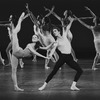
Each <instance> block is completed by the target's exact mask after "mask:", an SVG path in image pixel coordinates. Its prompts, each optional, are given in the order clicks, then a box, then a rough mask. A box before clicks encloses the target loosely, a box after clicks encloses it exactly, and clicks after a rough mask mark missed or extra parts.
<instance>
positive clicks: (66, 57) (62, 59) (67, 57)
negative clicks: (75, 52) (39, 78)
mask: <svg viewBox="0 0 100 100" xmlns="http://www.w3.org/2000/svg"><path fill="white" fill-rule="evenodd" d="M64 63H66V64H68V65H69V67H71V68H72V69H74V70H76V71H77V73H76V75H75V77H74V81H75V82H77V81H78V79H79V78H80V76H81V74H82V72H83V70H82V69H81V67H80V66H79V65H78V64H77V63H76V62H75V61H74V60H73V57H72V55H71V54H60V55H59V60H58V61H57V62H56V64H55V66H54V69H53V70H52V72H51V73H50V74H49V76H48V77H47V79H46V81H45V82H46V83H48V82H49V81H50V80H51V79H52V78H53V76H54V75H55V74H56V73H57V71H58V70H59V68H60V67H61V66H62V65H63V64H64Z"/></svg>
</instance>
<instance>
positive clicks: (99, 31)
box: [77, 7, 100, 70]
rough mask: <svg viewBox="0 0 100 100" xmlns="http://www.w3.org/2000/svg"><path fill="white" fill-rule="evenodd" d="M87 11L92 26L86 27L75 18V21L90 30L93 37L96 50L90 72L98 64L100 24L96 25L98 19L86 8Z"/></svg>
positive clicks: (99, 55) (99, 56)
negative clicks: (90, 16) (89, 14)
mask: <svg viewBox="0 0 100 100" xmlns="http://www.w3.org/2000/svg"><path fill="white" fill-rule="evenodd" d="M86 9H87V10H89V11H90V13H91V14H92V16H93V23H94V26H91V25H87V24H86V23H84V22H83V21H82V20H80V19H79V18H77V20H78V21H79V22H80V23H81V24H82V25H84V26H85V27H87V28H88V29H90V30H91V31H92V33H93V37H94V45H95V49H96V56H95V58H94V62H93V65H92V70H96V69H97V68H96V65H97V63H98V59H99V58H100V24H98V17H97V16H96V15H95V14H94V13H93V12H92V11H91V10H90V9H89V8H88V7H86Z"/></svg>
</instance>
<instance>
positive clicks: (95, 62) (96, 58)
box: [92, 53, 99, 70]
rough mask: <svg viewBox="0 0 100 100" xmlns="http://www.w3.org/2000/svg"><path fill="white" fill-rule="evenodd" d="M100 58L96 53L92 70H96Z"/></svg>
mask: <svg viewBox="0 0 100 100" xmlns="http://www.w3.org/2000/svg"><path fill="white" fill-rule="evenodd" d="M98 58H99V53H96V56H95V58H94V62H93V65H92V70H96V69H97V68H96V64H97V61H98Z"/></svg>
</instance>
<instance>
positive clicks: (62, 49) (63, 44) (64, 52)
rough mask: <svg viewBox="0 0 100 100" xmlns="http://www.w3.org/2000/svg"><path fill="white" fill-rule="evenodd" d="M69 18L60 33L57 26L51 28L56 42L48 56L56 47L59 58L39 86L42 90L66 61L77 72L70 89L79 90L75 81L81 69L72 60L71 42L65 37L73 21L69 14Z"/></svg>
mask: <svg viewBox="0 0 100 100" xmlns="http://www.w3.org/2000/svg"><path fill="white" fill-rule="evenodd" d="M69 20H70V23H69V24H68V25H67V26H65V27H62V30H63V31H62V35H61V31H60V29H58V28H53V34H54V36H56V37H57V40H56V42H55V43H54V48H53V49H52V52H51V53H50V55H49V56H50V57H51V56H52V54H53V52H54V51H55V49H56V48H57V51H58V52H59V53H58V54H59V59H58V61H57V62H56V64H55V66H54V69H53V70H52V72H51V73H50V74H49V76H48V77H47V79H46V80H45V82H44V84H43V86H41V87H40V88H39V90H43V89H45V87H46V86H47V84H48V82H49V81H50V80H51V79H52V78H53V76H54V75H55V74H56V73H57V71H58V69H59V68H60V67H61V66H62V65H63V64H64V63H67V64H68V65H69V66H70V67H71V68H72V69H74V70H76V71H77V73H76V75H75V77H74V81H73V83H72V85H71V90H79V88H77V87H76V83H77V81H78V80H79V78H80V76H81V74H82V72H83V71H82V69H81V68H80V66H79V65H78V64H77V63H76V62H75V61H74V60H73V57H72V55H71V43H70V41H69V39H68V38H67V36H68V32H69V30H70V27H71V24H72V22H73V21H74V19H73V18H72V17H70V16H69Z"/></svg>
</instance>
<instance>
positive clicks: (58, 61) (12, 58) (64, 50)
mask: <svg viewBox="0 0 100 100" xmlns="http://www.w3.org/2000/svg"><path fill="white" fill-rule="evenodd" d="M54 8H55V7H54V6H53V7H52V9H48V8H45V11H48V14H46V15H45V16H44V17H40V16H37V17H35V16H34V14H33V13H32V11H30V9H29V7H28V4H27V5H26V9H27V12H26V11H25V12H22V14H21V15H20V17H19V19H18V22H17V24H16V25H15V23H14V19H13V16H12V15H10V17H9V21H8V22H7V23H2V24H0V26H5V27H7V29H8V34H9V38H10V40H11V42H10V43H9V45H8V47H7V49H6V52H7V57H8V61H9V63H8V65H11V68H12V80H13V83H14V89H15V90H16V91H24V89H21V88H19V86H18V82H17V67H18V64H20V66H21V67H22V68H23V66H24V63H23V61H22V58H23V57H31V56H33V57H34V61H36V56H39V57H42V58H45V68H46V69H48V68H50V67H48V63H49V61H50V59H51V60H52V61H53V62H54V63H55V65H54V67H53V69H52V71H51V72H50V74H49V75H48V76H47V78H46V80H45V82H44V83H43V85H42V86H41V87H40V88H39V89H38V90H40V91H41V90H43V89H45V87H46V86H47V84H48V83H49V82H50V80H51V79H52V78H53V77H54V75H55V74H56V73H57V71H58V70H59V69H61V67H62V66H63V64H65V63H66V64H68V65H69V67H70V68H72V69H74V70H75V71H76V74H75V76H74V80H73V82H72V85H71V87H70V89H71V90H80V89H79V88H78V87H77V86H76V85H77V81H78V80H79V78H80V76H81V75H82V73H83V70H82V68H81V67H80V66H79V64H78V63H77V60H78V59H77V58H76V56H75V52H74V50H73V48H72V45H71V41H72V39H73V35H72V33H71V31H70V28H71V26H72V23H73V22H74V21H78V22H80V23H81V24H82V25H83V26H85V27H87V28H88V29H90V30H91V31H92V33H93V36H94V46H95V50H96V56H95V58H94V62H93V65H92V70H96V65H97V64H98V59H99V57H100V30H99V27H100V26H99V23H98V19H99V18H98V17H97V16H96V15H95V14H94V13H93V12H92V11H91V9H90V8H88V7H85V8H86V9H87V10H88V11H90V14H91V15H92V16H91V17H80V18H78V17H76V16H75V15H74V14H73V13H72V12H71V11H70V10H65V11H64V13H63V15H64V18H61V17H59V16H58V15H57V14H56V13H55V12H54ZM51 15H53V16H55V17H56V18H57V19H58V20H59V21H60V22H61V25H60V27H59V26H58V25H54V24H52V23H51V21H50V18H49V21H46V18H48V17H49V16H51ZM28 17H29V18H30V19H31V21H32V23H33V30H34V34H33V36H32V43H29V44H27V46H26V47H25V48H24V49H23V48H21V47H20V46H19V41H18V33H19V31H20V30H21V24H22V22H23V21H24V20H25V19H26V18H28ZM82 19H92V20H93V23H94V26H91V25H87V24H86V23H85V22H83V21H82ZM37 42H40V44H41V46H36V45H37ZM38 49H44V50H47V54H46V56H44V55H42V54H40V53H39V52H37V50H38ZM11 50H12V52H11ZM0 60H1V62H2V64H3V65H4V59H3V58H2V56H0ZM8 65H7V66H8Z"/></svg>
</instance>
